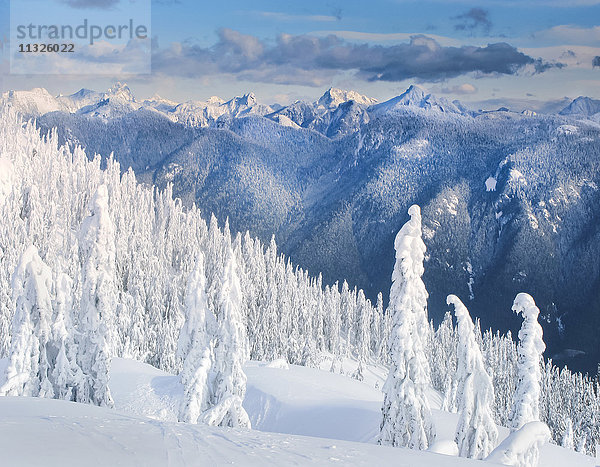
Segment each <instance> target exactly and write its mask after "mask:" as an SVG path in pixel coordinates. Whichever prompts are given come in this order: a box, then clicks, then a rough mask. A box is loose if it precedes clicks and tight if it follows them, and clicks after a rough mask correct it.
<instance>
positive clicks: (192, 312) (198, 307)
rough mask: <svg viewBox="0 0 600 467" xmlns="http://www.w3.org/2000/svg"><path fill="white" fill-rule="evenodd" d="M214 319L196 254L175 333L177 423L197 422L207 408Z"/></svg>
mask: <svg viewBox="0 0 600 467" xmlns="http://www.w3.org/2000/svg"><path fill="white" fill-rule="evenodd" d="M215 327H216V323H215V318H214V315H213V313H212V312H211V311H210V309H209V308H208V300H207V297H206V277H205V275H204V255H203V254H202V253H199V254H198V256H197V259H196V266H195V267H194V269H193V270H192V272H191V274H190V277H189V279H188V284H187V288H186V295H185V321H184V324H183V326H182V328H181V332H180V334H179V341H178V345H177V353H178V355H179V357H180V358H182V359H183V370H182V371H181V373H180V375H179V376H180V379H181V383H182V384H183V390H184V395H183V400H182V403H181V407H180V409H179V420H180V421H182V422H188V423H197V422H198V419H199V417H200V416H201V415H202V414H203V413H204V412H205V411H206V410H208V409H209V408H210V400H211V381H210V371H211V368H212V366H213V353H212V350H213V345H214V344H213V342H212V340H211V336H212V335H213V333H214V332H215Z"/></svg>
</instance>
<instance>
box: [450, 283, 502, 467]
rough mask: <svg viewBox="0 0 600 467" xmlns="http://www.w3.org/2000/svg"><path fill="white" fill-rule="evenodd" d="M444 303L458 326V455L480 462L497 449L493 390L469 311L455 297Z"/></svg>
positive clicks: (456, 436) (456, 439)
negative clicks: (452, 311) (450, 308)
mask: <svg viewBox="0 0 600 467" xmlns="http://www.w3.org/2000/svg"><path fill="white" fill-rule="evenodd" d="M447 303H448V305H454V315H455V316H456V321H457V323H458V368H457V373H458V393H459V404H458V411H459V419H458V425H457V427H456V434H455V441H456V444H457V445H458V449H459V454H460V455H461V456H463V457H470V458H473V459H483V458H485V457H487V455H488V454H489V453H490V452H491V451H492V450H493V449H494V448H495V447H496V440H497V438H498V429H497V428H496V424H495V423H494V418H493V410H492V406H493V403H494V388H493V386H492V380H491V378H490V377H489V375H488V374H487V372H486V370H485V367H484V364H483V356H482V354H481V349H480V347H479V345H478V343H477V340H476V339H475V333H474V326H473V321H471V316H470V315H469V310H467V308H466V307H465V306H464V305H463V303H462V302H461V301H460V299H459V298H458V297H457V296H456V295H448V298H447Z"/></svg>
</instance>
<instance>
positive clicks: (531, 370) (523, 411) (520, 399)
mask: <svg viewBox="0 0 600 467" xmlns="http://www.w3.org/2000/svg"><path fill="white" fill-rule="evenodd" d="M512 309H513V311H514V312H515V313H517V314H519V313H520V314H522V315H523V324H522V325H521V330H520V331H519V345H518V347H517V352H518V360H517V389H516V391H515V394H514V398H513V408H512V412H511V417H510V421H511V427H512V430H513V431H514V430H518V429H519V428H521V427H522V426H523V425H524V424H525V423H528V422H533V421H538V420H539V419H540V413H539V401H540V381H541V373H542V367H541V365H542V354H543V352H544V350H545V349H546V345H545V344H544V340H543V331H542V327H541V326H540V324H539V323H538V320H537V319H538V315H539V314H540V310H539V309H538V307H537V306H536V305H535V302H534V300H533V298H532V297H531V296H530V295H528V294H526V293H519V294H518V295H517V296H516V297H515V301H514V303H513V307H512Z"/></svg>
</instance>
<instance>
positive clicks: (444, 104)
mask: <svg viewBox="0 0 600 467" xmlns="http://www.w3.org/2000/svg"><path fill="white" fill-rule="evenodd" d="M405 107H417V108H420V109H428V110H429V109H433V110H437V111H439V112H444V113H457V114H462V113H463V112H462V111H461V109H460V108H459V107H458V106H457V105H456V104H454V103H452V102H450V101H449V100H448V99H444V98H443V97H437V96H434V95H433V94H431V93H429V92H428V91H427V90H426V89H424V88H422V87H421V86H418V85H416V84H413V85H411V86H409V87H408V89H407V90H406V91H404V92H403V93H402V94H400V95H399V96H396V97H394V98H392V99H390V100H388V101H385V102H382V103H381V104H378V105H375V106H373V110H374V111H376V112H389V111H394V110H399V109H402V108H405Z"/></svg>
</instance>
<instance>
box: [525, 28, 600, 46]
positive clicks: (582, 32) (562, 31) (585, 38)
mask: <svg viewBox="0 0 600 467" xmlns="http://www.w3.org/2000/svg"><path fill="white" fill-rule="evenodd" d="M533 39H534V40H535V41H547V42H551V43H552V42H553V43H555V44H570V45H590V46H592V45H597V44H598V43H600V26H593V27H591V28H582V27H579V26H574V25H569V24H563V25H559V26H554V27H552V28H550V29H544V30H542V31H538V32H535V33H534V34H533Z"/></svg>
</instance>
